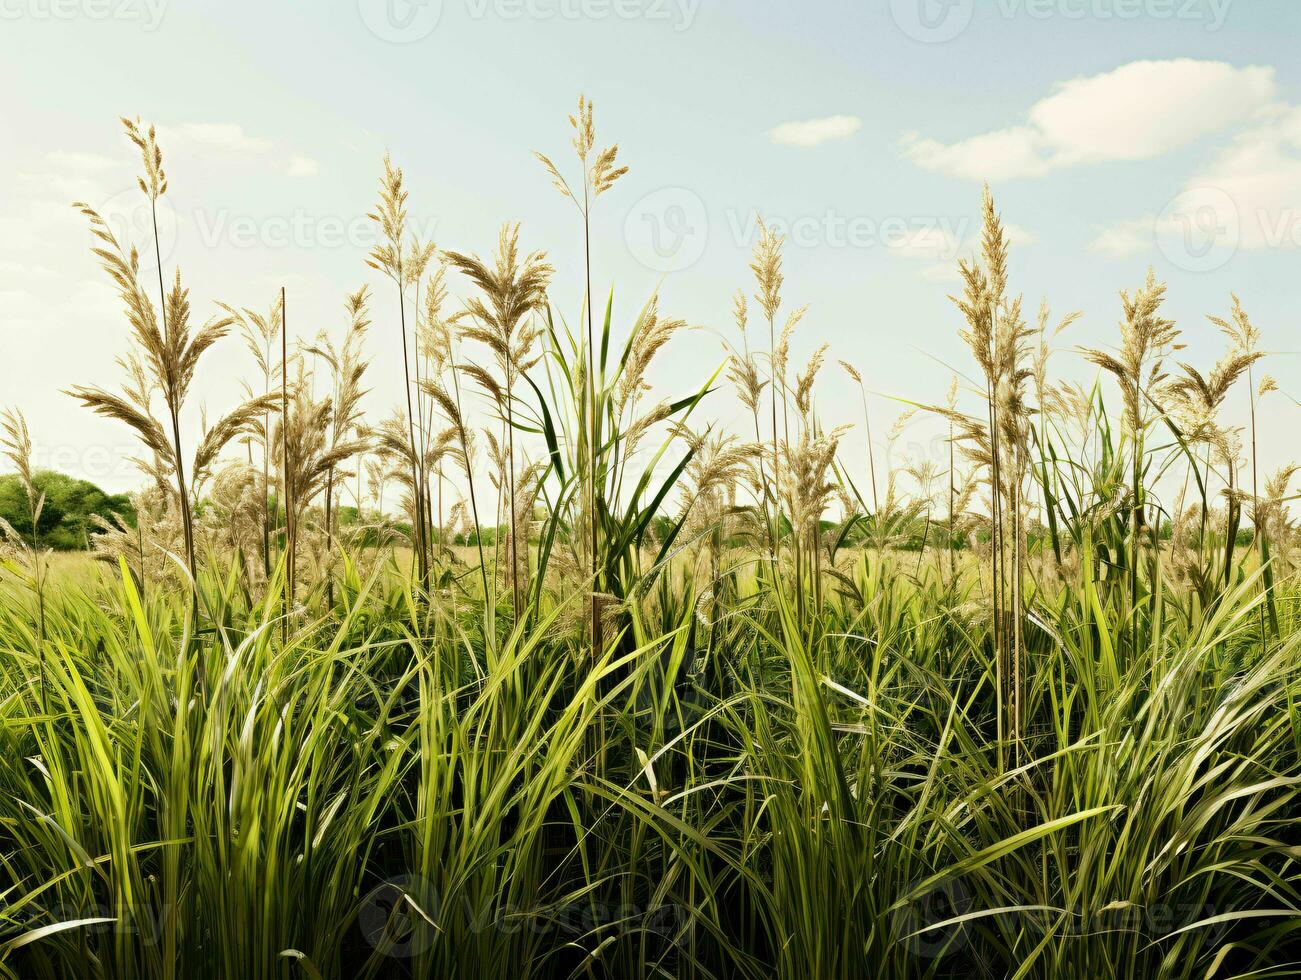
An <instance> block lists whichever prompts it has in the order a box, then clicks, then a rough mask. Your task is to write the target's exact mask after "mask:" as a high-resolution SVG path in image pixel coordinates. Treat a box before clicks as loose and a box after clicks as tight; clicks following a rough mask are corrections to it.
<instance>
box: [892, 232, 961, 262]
mask: <svg viewBox="0 0 1301 980" xmlns="http://www.w3.org/2000/svg"><path fill="white" fill-rule="evenodd" d="M887 244H888V246H889V248H890V250H891V251H892V252H895V253H897V254H899V255H903V256H907V257H908V258H910V259H930V260H931V261H936V260H939V259H949V258H952V257H953V256H954V255H956V254H957V251H958V241H957V239H956V237H954V235H953V233H952V232H951V231H949V230H948V229H947V228H943V227H940V226H939V225H930V226H926V227H921V228H912V229H909V231H908V232H907V233H906V234H904V235H902V236H901V237H900V238H898V239H896V240H894V241H891V242H888V243H887Z"/></svg>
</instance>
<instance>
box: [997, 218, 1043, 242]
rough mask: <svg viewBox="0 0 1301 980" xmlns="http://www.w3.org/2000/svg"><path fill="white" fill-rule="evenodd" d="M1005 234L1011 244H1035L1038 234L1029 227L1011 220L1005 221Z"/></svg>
mask: <svg viewBox="0 0 1301 980" xmlns="http://www.w3.org/2000/svg"><path fill="white" fill-rule="evenodd" d="M1003 234H1004V236H1006V238H1007V241H1008V244H1009V245H1020V246H1025V245H1033V244H1034V243H1035V240H1036V235H1035V233H1034V232H1032V231H1031V230H1030V229H1029V228H1026V227H1025V226H1023V225H1014V224H1010V223H1009V222H1004V223H1003Z"/></svg>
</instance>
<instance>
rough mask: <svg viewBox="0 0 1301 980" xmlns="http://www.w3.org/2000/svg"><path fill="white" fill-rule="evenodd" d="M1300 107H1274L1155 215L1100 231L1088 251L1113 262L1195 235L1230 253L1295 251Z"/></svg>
mask: <svg viewBox="0 0 1301 980" xmlns="http://www.w3.org/2000/svg"><path fill="white" fill-rule="evenodd" d="M1299 202H1301V106H1289V107H1279V108H1277V109H1276V111H1274V112H1272V113H1270V114H1269V116H1268V117H1267V118H1266V119H1265V120H1264V121H1263V123H1262V124H1261V125H1258V126H1254V127H1252V128H1251V129H1249V130H1247V131H1246V132H1244V133H1241V134H1239V135H1238V136H1237V137H1236V138H1235V139H1234V140H1233V142H1232V143H1230V144H1229V145H1228V146H1226V147H1224V148H1223V149H1221V150H1219V151H1218V152H1217V153H1215V154H1214V155H1213V156H1212V157H1211V159H1210V160H1209V161H1208V162H1207V163H1206V164H1205V165H1204V166H1203V167H1202V168H1201V169H1200V170H1199V171H1198V172H1197V173H1195V174H1194V175H1193V176H1192V177H1190V178H1189V179H1188V180H1187V181H1185V182H1184V183H1183V185H1182V187H1181V189H1180V190H1179V193H1178V194H1177V195H1176V196H1175V197H1174V198H1173V199H1172V200H1171V201H1170V202H1169V203H1168V204H1167V205H1166V207H1165V208H1164V209H1163V210H1162V211H1160V212H1156V211H1152V212H1149V213H1148V214H1146V215H1143V216H1141V217H1137V218H1129V219H1126V220H1124V221H1119V222H1116V223H1114V224H1112V225H1110V226H1108V227H1105V228H1103V229H1102V230H1101V231H1100V232H1099V233H1098V235H1097V237H1096V238H1094V240H1093V242H1092V243H1091V245H1090V248H1091V249H1092V250H1093V251H1095V252H1100V253H1102V254H1104V255H1110V256H1112V257H1114V258H1125V257H1128V256H1131V255H1136V254H1139V253H1142V252H1145V251H1149V250H1150V249H1151V248H1152V247H1153V246H1154V245H1156V244H1158V243H1160V242H1162V241H1163V240H1175V239H1180V238H1184V237H1187V236H1189V235H1194V236H1196V235H1201V236H1206V237H1208V238H1212V239H1215V240H1217V241H1219V242H1221V243H1225V244H1228V245H1230V246H1231V247H1232V248H1233V249H1242V250H1245V251H1258V250H1261V249H1275V248H1276V249H1288V250H1291V249H1297V248H1301V203H1299Z"/></svg>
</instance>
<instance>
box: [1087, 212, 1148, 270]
mask: <svg viewBox="0 0 1301 980" xmlns="http://www.w3.org/2000/svg"><path fill="white" fill-rule="evenodd" d="M1155 244H1156V215H1155V214H1152V215H1148V216H1147V217H1146V218H1131V219H1129V220H1128V221H1119V222H1117V223H1116V224H1114V225H1111V226H1110V227H1107V228H1104V229H1103V230H1102V231H1101V232H1099V233H1098V237H1097V238H1095V239H1094V240H1093V241H1092V242H1091V243H1090V244H1089V248H1090V249H1091V250H1092V251H1094V252H1101V253H1102V254H1104V255H1109V256H1111V257H1112V258H1114V259H1124V258H1128V257H1129V256H1131V255H1138V254H1140V253H1142V252H1145V251H1147V250H1148V249H1150V248H1152V247H1153V246H1154V245H1155Z"/></svg>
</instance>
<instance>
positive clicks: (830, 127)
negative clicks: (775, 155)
mask: <svg viewBox="0 0 1301 980" xmlns="http://www.w3.org/2000/svg"><path fill="white" fill-rule="evenodd" d="M862 125H863V121H862V120H861V119H859V118H858V117H857V116H824V117H822V118H820V119H805V120H804V121H802V122H784V123H782V124H781V125H780V126H775V127H774V128H772V129H770V130H769V131H768V137H769V139H771V140H772V141H773V142H774V143H780V144H781V145H783V146H820V145H821V144H823V143H828V142H830V141H831V140H843V139H847V138H848V137H850V136H853V135H854V134H855V133H856V132H858V130H859V127H860V126H862Z"/></svg>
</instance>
